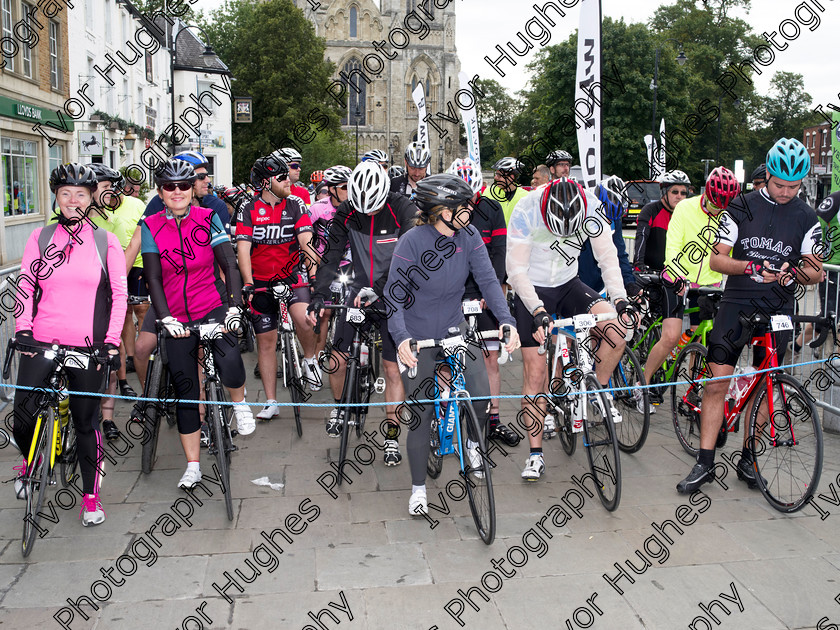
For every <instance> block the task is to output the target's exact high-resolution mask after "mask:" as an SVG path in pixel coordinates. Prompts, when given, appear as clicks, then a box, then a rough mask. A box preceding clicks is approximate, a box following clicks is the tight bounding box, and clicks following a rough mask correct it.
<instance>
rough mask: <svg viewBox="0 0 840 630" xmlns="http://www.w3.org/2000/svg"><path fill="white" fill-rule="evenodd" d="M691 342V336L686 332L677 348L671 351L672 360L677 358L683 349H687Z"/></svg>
mask: <svg viewBox="0 0 840 630" xmlns="http://www.w3.org/2000/svg"><path fill="white" fill-rule="evenodd" d="M689 341H691V335H690V334H688V333H687V332H684V333H683V334H682V337H680V340H679V341H678V342H677V345H676V347H675V348H674V349H673V350H671V359H672V360H673V359H676V358H677V355H678V354H679V353H680V351H681V350H682V349H683V348H685V347H686V346H687V345H688V342H689Z"/></svg>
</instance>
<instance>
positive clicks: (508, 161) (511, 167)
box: [493, 157, 522, 173]
mask: <svg viewBox="0 0 840 630" xmlns="http://www.w3.org/2000/svg"><path fill="white" fill-rule="evenodd" d="M493 170H494V171H513V172H514V173H518V172H519V171H521V170H522V162H520V161H519V160H517V159H516V158H512V157H503V158H502V159H501V160H499V161H498V162H496V163H495V164H494V165H493Z"/></svg>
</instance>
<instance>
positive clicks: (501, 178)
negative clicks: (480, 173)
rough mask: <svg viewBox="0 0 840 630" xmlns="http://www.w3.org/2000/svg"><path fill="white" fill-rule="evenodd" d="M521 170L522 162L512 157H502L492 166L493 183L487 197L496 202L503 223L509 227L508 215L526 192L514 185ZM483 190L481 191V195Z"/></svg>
mask: <svg viewBox="0 0 840 630" xmlns="http://www.w3.org/2000/svg"><path fill="white" fill-rule="evenodd" d="M521 170H522V162H520V161H519V160H517V159H515V158H512V157H504V158H502V159H501V160H499V161H498V162H496V163H495V164H494V165H493V171H494V173H493V183H492V184H491V185H490V190H488V191H487V193H486V194H487V196H488V197H490V199H493V200H495V201H498V202H499V204H500V205H501V206H502V210H503V211H504V215H505V223H506V224H507V225H510V215H511V213H512V212H513V208H514V207H515V206H516V204H517V203H519V202H520V201H521V200H522V198H523V197H525V195H527V194H528V191H527V190H525V189H524V188H521V187H519V186H517V185H516V178H517V177H518V176H519V172H520V171H521ZM484 190H486V188H485V189H482V191H481V192H482V193H483V192H484Z"/></svg>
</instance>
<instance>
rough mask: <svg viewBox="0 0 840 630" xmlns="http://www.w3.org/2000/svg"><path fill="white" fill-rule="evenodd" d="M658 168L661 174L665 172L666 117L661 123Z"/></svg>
mask: <svg viewBox="0 0 840 630" xmlns="http://www.w3.org/2000/svg"><path fill="white" fill-rule="evenodd" d="M656 168H657V170H658V171H659V174H660V175H661V174H662V173H664V172H665V119H664V118H663V119H662V123H661V124H660V125H659V151H658V152H657V154H656Z"/></svg>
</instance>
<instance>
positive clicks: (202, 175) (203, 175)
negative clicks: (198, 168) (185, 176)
mask: <svg viewBox="0 0 840 630" xmlns="http://www.w3.org/2000/svg"><path fill="white" fill-rule="evenodd" d="M208 177H213V176H212V175H211V174H210V173H199V174H198V175H196V176H195V178H196V179H197V180H199V181H200V180H202V179H207V178H208Z"/></svg>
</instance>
